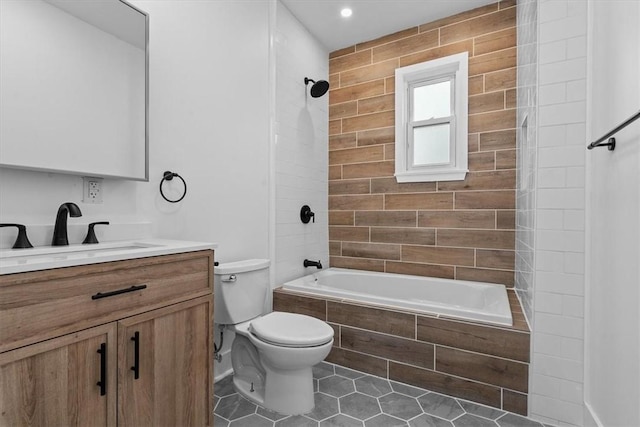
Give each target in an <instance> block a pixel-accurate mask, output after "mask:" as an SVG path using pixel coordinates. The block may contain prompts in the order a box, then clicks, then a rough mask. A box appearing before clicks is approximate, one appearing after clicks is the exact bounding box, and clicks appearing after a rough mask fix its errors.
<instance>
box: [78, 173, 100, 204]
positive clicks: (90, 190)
mask: <svg viewBox="0 0 640 427" xmlns="http://www.w3.org/2000/svg"><path fill="white" fill-rule="evenodd" d="M82 181H83V185H82V187H83V193H82V201H83V202H84V203H102V178H94V177H90V176H85V177H82Z"/></svg>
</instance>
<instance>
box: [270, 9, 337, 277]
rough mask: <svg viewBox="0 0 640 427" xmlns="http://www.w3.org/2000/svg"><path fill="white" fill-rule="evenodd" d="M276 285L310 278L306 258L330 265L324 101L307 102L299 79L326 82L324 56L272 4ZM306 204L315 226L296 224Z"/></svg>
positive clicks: (299, 26) (306, 91)
mask: <svg viewBox="0 0 640 427" xmlns="http://www.w3.org/2000/svg"><path fill="white" fill-rule="evenodd" d="M276 5H277V9H276V12H277V14H276V28H275V43H274V47H275V59H276V94H275V96H276V117H275V121H276V123H275V126H274V131H275V139H274V143H275V146H274V149H275V182H276V192H275V193H276V194H275V199H276V213H275V218H276V226H275V254H276V256H275V257H276V263H275V282H274V285H275V286H278V285H280V284H282V283H284V282H286V281H288V280H291V279H294V278H298V277H301V276H303V275H304V274H309V273H310V272H312V270H315V268H313V269H305V268H304V267H303V265H302V262H303V260H304V259H305V258H308V259H311V260H321V261H322V263H323V266H324V267H328V266H329V234H328V233H329V231H328V224H329V221H328V217H327V216H328V155H329V154H328V153H329V149H328V138H329V137H328V126H329V125H328V123H329V118H328V99H329V94H328V93H327V94H326V95H324V96H323V97H321V98H312V97H311V95H309V89H310V86H311V85H309V87H305V84H304V78H305V77H309V78H310V79H313V80H328V72H329V70H328V68H329V53H328V51H327V49H326V48H324V47H323V46H322V45H321V44H320V43H319V42H318V41H317V40H316V39H315V38H314V37H313V36H311V34H310V33H309V32H308V31H307V30H306V29H305V28H304V27H303V26H302V24H301V23H300V22H299V21H298V20H297V19H296V18H295V17H294V16H293V15H292V14H291V12H289V10H288V9H287V8H286V7H285V6H284V5H283V4H282V3H281V2H279V1H278V2H276ZM303 205H309V206H310V207H311V210H312V211H313V212H314V213H315V223H313V222H310V223H308V224H303V223H302V222H301V221H300V208H301V207H302V206H303Z"/></svg>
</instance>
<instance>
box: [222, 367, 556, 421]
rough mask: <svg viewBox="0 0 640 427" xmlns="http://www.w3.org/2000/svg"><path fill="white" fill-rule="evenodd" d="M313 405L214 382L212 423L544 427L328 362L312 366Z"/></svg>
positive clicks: (226, 381)
mask: <svg viewBox="0 0 640 427" xmlns="http://www.w3.org/2000/svg"><path fill="white" fill-rule="evenodd" d="M313 378H314V391H315V394H314V398H315V403H316V406H315V408H314V409H313V411H311V412H309V413H308V414H304V415H283V414H278V413H276V412H273V411H269V410H267V409H265V408H262V407H260V406H259V405H256V404H254V403H252V402H250V401H249V400H247V399H245V398H244V397H242V396H241V395H239V394H238V393H237V392H236V391H235V389H234V388H233V380H232V377H231V376H229V377H226V378H224V379H222V380H220V381H218V382H217V383H216V384H215V396H214V424H215V426H216V427H543V424H541V423H539V422H537V421H533V420H531V419H529V418H525V417H522V416H520V415H516V414H512V413H509V412H505V411H501V410H499V409H496V408H491V407H488V406H484V405H479V404H477V403H473V402H468V401H465V400H461V399H456V398H453V397H450V396H446V395H443V394H440V393H436V392H431V391H429V390H424V389H421V388H417V387H413V386H409V385H406V384H402V383H397V382H395V381H389V380H387V379H385V378H380V377H376V376H372V375H369V374H365V373H362V372H358V371H354V370H352V369H348V368H344V367H342V366H338V365H332V364H330V363H327V362H322V363H319V364H318V365H316V366H314V367H313Z"/></svg>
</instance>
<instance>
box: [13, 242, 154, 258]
mask: <svg viewBox="0 0 640 427" xmlns="http://www.w3.org/2000/svg"><path fill="white" fill-rule="evenodd" d="M158 246H161V245H154V244H149V243H139V242H109V243H98V244H95V245H69V246H42V247H39V248H32V249H18V250H12V251H6V252H0V259H11V260H14V261H16V260H24V261H27V260H30V259H39V258H54V259H65V258H67V257H70V256H72V257H78V256H81V257H89V256H95V255H96V254H98V253H105V252H114V251H128V250H132V249H148V248H153V247H158Z"/></svg>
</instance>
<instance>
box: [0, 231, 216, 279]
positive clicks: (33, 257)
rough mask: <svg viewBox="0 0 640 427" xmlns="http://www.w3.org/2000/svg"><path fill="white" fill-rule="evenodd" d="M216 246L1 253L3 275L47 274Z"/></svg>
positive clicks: (148, 244) (139, 244)
mask: <svg viewBox="0 0 640 427" xmlns="http://www.w3.org/2000/svg"><path fill="white" fill-rule="evenodd" d="M214 247H215V245H212V244H208V243H200V242H184V241H179V240H158V239H150V240H145V241H121V242H106V243H97V244H92V245H69V246H41V247H37V248H30V249H6V250H0V274H10V273H19V272H26V271H36V270H46V269H51V268H60V267H70V266H75V265H84V264H94V263H98V262H109V261H118V260H124V259H134V258H144V257H148V256H157V255H167V254H171V253H178V252H190V251H194V250H202V249H213V248H214Z"/></svg>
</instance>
